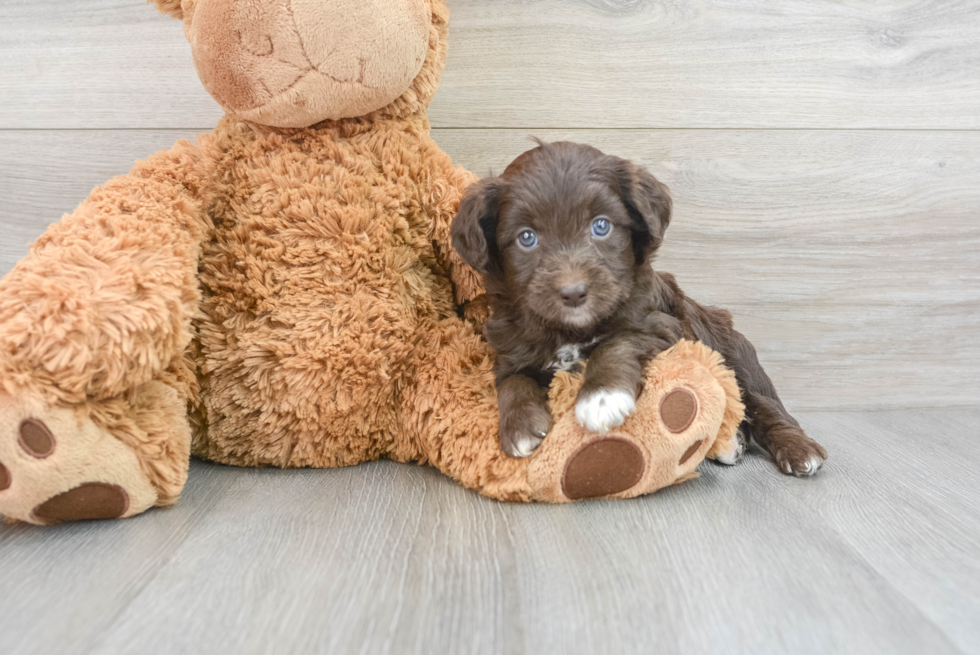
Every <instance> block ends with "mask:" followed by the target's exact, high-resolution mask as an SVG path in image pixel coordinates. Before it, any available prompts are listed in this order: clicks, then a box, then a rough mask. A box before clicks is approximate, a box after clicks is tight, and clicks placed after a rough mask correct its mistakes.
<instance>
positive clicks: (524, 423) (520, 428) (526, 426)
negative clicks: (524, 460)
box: [500, 405, 551, 457]
mask: <svg viewBox="0 0 980 655" xmlns="http://www.w3.org/2000/svg"><path fill="white" fill-rule="evenodd" d="M550 430H551V413H550V412H548V410H547V409H546V408H544V407H539V406H537V405H528V406H526V407H525V408H524V409H523V410H522V411H520V412H516V413H514V414H512V415H510V416H508V417H506V418H504V419H502V420H501V421H500V447H501V448H502V449H503V451H504V452H505V453H507V454H508V455H510V456H511V457H528V456H530V455H531V454H532V453H534V451H535V450H537V449H538V446H540V445H541V442H542V441H544V438H545V437H546V436H548V432H549V431H550Z"/></svg>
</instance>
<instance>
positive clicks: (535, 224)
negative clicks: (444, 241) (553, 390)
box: [453, 142, 827, 475]
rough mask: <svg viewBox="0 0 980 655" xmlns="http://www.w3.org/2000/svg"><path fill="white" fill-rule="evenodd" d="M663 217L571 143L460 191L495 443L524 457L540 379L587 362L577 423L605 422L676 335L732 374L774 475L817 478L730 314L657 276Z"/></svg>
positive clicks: (821, 455)
mask: <svg viewBox="0 0 980 655" xmlns="http://www.w3.org/2000/svg"><path fill="white" fill-rule="evenodd" d="M670 213H671V199H670V195H669V192H668V190H667V187H666V186H664V185H663V184H662V183H660V182H659V181H658V180H656V179H655V178H654V177H653V176H652V175H651V174H650V173H649V172H647V171H646V170H644V169H642V168H640V167H638V166H636V165H634V164H633V163H631V162H629V161H626V160H623V159H620V158H618V157H613V156H608V155H605V154H604V153H602V152H600V151H599V150H597V149H595V148H593V147H591V146H587V145H580V144H574V143H568V142H561V143H553V144H544V143H541V144H540V145H539V146H538V147H537V148H534V149H532V150H529V151H528V152H526V153H524V154H523V155H521V156H520V157H518V158H517V159H516V160H514V162H512V163H511V164H510V166H508V167H507V169H506V170H505V171H504V172H503V174H502V175H501V176H499V177H493V178H488V179H485V180H482V181H481V182H480V183H478V184H476V185H474V186H473V187H471V188H470V189H469V190H468V191H467V194H466V196H465V197H464V199H463V202H462V203H461V205H460V212H459V216H458V217H457V219H456V221H455V222H454V224H453V243H454V246H455V247H456V249H457V250H458V251H459V252H460V254H461V255H462V257H463V259H464V260H465V261H466V262H467V263H469V264H470V265H471V266H473V267H474V268H476V269H477V270H479V271H480V272H481V273H482V274H483V276H484V282H485V285H486V288H487V292H488V295H489V297H490V304H491V312H492V318H491V320H490V321H489V323H488V324H487V326H486V335H487V338H488V340H489V342H490V344H491V346H492V347H493V348H494V350H495V351H496V353H497V363H496V366H495V370H494V372H495V375H496V380H497V393H498V399H499V404H500V414H501V417H500V440H501V446H502V447H503V449H504V450H505V451H506V452H508V453H509V454H511V455H514V456H526V455H529V454H530V453H531V452H533V450H534V449H535V448H536V447H537V446H538V445H539V444H540V443H541V441H542V439H543V438H544V436H545V435H546V434H547V432H548V430H549V429H550V427H551V417H550V416H549V414H548V410H547V405H546V393H547V391H546V390H547V386H548V384H549V383H550V381H551V377H552V376H553V375H554V373H555V372H556V371H557V370H562V369H566V370H567V368H568V367H569V366H570V365H572V364H574V363H575V362H577V361H578V360H580V359H585V358H588V368H587V369H586V373H585V382H584V384H583V387H582V390H581V391H580V392H579V397H578V402H577V406H576V415H577V417H578V419H579V422H580V423H581V424H582V425H583V426H585V427H587V428H589V429H592V430H595V431H600V432H602V431H605V430H606V429H608V428H610V427H615V426H616V425H618V424H619V423H621V422H622V421H623V420H624V419H625V417H626V416H627V415H628V414H629V413H630V412H631V411H632V408H633V407H634V403H635V399H636V397H637V395H638V394H639V393H640V391H641V389H640V385H641V382H642V379H643V371H644V366H645V365H646V363H647V362H648V361H649V360H650V358H652V357H653V356H655V355H656V354H658V353H659V352H661V351H663V350H664V349H666V348H668V347H669V346H671V345H672V344H673V343H675V342H676V341H677V339H678V338H681V337H684V338H688V339H698V340H701V341H703V342H705V343H706V344H707V345H708V346H710V347H711V348H714V349H715V350H717V351H718V352H720V353H721V354H722V355H723V356H724V357H725V360H726V362H727V363H728V364H729V365H730V366H732V367H733V368H734V369H735V371H736V376H737V377H738V381H739V383H740V385H741V386H742V389H743V391H744V394H745V401H746V406H747V413H746V421H745V423H744V424H743V426H742V428H743V431H744V432H745V433H746V434H748V435H749V436H751V437H753V438H754V439H755V440H756V441H757V442H758V443H759V444H760V445H762V446H763V447H764V448H766V449H767V450H768V451H769V452H770V453H771V454H772V456H773V458H774V459H775V460H776V462H777V464H778V465H779V467H780V469H781V470H783V471H784V472H786V473H794V474H797V475H805V474H811V473H813V472H815V471H816V470H817V468H819V466H820V464H822V463H823V460H824V459H826V456H827V455H826V451H825V450H824V449H823V448H822V447H821V446H820V445H819V444H817V443H816V442H814V441H812V440H811V439H809V438H808V437H807V436H806V435H805V434H804V433H803V431H802V430H801V429H800V427H799V424H798V423H797V422H796V421H795V419H793V418H792V416H790V415H789V414H788V413H787V412H786V410H785V408H784V407H783V406H782V403H781V402H780V401H779V398H778V396H777V395H776V391H775V389H774V388H773V386H772V382H771V381H770V380H769V378H768V376H767V375H766V373H765V371H764V370H763V369H762V367H761V365H760V364H759V362H758V360H757V359H756V357H755V351H754V349H753V348H752V345H751V344H750V343H749V342H748V341H747V340H746V339H745V337H743V336H742V335H741V334H739V333H738V332H736V331H735V330H734V329H733V327H732V320H731V315H730V314H729V313H728V312H727V311H725V310H721V309H715V308H711V307H704V306H702V305H699V304H698V303H696V302H694V301H693V300H691V299H689V298H687V297H686V296H685V295H684V293H683V291H681V289H680V287H679V286H678V285H677V283H676V282H675V280H674V278H673V276H671V275H669V274H667V273H659V272H656V271H654V269H653V266H652V262H653V259H654V257H655V255H656V252H657V249H658V248H659V246H660V244H661V241H662V239H663V234H664V231H665V230H666V228H667V226H668V224H669V222H670ZM607 227H608V231H606V228H607ZM729 463H734V462H729Z"/></svg>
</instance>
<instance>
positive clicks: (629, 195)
mask: <svg viewBox="0 0 980 655" xmlns="http://www.w3.org/2000/svg"><path fill="white" fill-rule="evenodd" d="M609 159H610V160H612V161H611V162H610V167H611V168H612V169H613V171H614V179H615V182H614V183H613V187H614V189H615V190H616V191H617V193H618V194H619V198H620V200H621V201H622V203H623V205H624V206H625V207H626V211H627V212H629V215H630V219H631V221H632V230H633V254H634V255H635V257H636V263H637V264H641V263H643V262H644V261H646V260H647V259H648V258H650V259H652V258H653V256H654V255H655V254H656V252H657V249H658V248H660V244H661V242H663V238H664V232H665V231H666V230H667V226H668V225H669V224H670V213H671V208H672V207H673V204H674V203H673V201H672V200H671V199H670V190H669V189H668V188H667V185H666V184H664V183H663V182H661V181H660V180H658V179H657V178H655V177H654V176H653V175H651V174H650V172H649V171H648V170H646V169H645V168H643V167H641V166H637V165H636V164H634V163H633V162H631V161H627V160H625V159H620V158H618V157H610V158H609Z"/></svg>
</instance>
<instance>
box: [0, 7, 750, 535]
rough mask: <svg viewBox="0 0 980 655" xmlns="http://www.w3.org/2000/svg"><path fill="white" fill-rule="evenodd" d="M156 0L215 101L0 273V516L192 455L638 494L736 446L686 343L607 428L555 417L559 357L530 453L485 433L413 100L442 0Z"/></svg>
mask: <svg viewBox="0 0 980 655" xmlns="http://www.w3.org/2000/svg"><path fill="white" fill-rule="evenodd" d="M157 4H158V5H159V6H160V8H161V9H162V10H164V11H165V12H168V13H170V14H171V15H173V16H175V17H177V18H181V19H182V20H183V22H184V29H185V32H186V35H187V38H188V40H189V41H190V43H191V46H192V48H193V52H194V59H195V63H196V66H197V69H198V73H199V75H200V77H201V80H202V81H203V82H204V85H205V87H206V88H207V89H208V91H209V92H210V93H211V94H212V95H213V96H214V97H215V98H216V99H217V100H218V101H219V102H220V103H221V104H222V106H223V107H224V108H225V109H226V111H227V112H228V114H227V116H225V118H223V119H222V120H221V122H220V123H219V124H218V126H217V127H216V128H215V130H214V131H213V132H211V133H209V134H204V135H201V136H200V137H198V138H197V140H196V142H195V143H194V144H191V143H188V142H184V141H181V142H179V143H177V144H176V145H175V146H174V147H173V148H171V149H170V150H167V151H163V152H160V153H157V154H156V155H154V156H153V157H151V158H150V159H149V160H148V161H145V162H140V163H138V164H137V165H136V166H135V167H134V168H133V170H132V171H131V172H130V173H129V174H127V175H125V176H121V177H117V178H115V179H113V180H111V181H109V182H108V183H107V184H106V185H104V186H103V187H100V188H97V189H96V190H94V191H93V192H92V194H91V195H90V196H89V198H88V199H87V200H85V201H84V202H83V203H82V204H81V205H79V206H78V208H77V209H76V210H75V211H74V213H72V214H70V215H68V216H66V217H65V218H64V219H63V220H62V221H61V222H59V223H57V224H54V225H52V226H51V227H50V228H49V229H48V231H47V232H46V233H45V234H44V235H43V236H42V237H41V238H40V239H39V240H38V241H37V242H36V243H35V244H34V245H33V246H32V248H31V251H30V254H29V255H28V256H27V257H26V258H24V259H23V260H22V261H21V262H20V263H19V264H18V265H17V266H16V267H15V268H14V270H13V271H11V273H10V274H9V275H7V276H6V277H5V278H4V279H3V281H2V282H0V513H2V514H4V515H5V516H7V517H8V518H11V519H19V520H22V521H29V522H32V523H54V522H58V521H63V520H72V519H84V518H116V517H125V516H132V515H134V514H138V513H140V512H143V511H144V510H146V509H148V508H150V507H152V506H155V505H168V504H171V503H173V502H175V501H176V500H177V498H178V496H179V494H180V491H181V489H182V487H183V485H184V482H185V480H186V477H187V470H188V460H189V457H190V454H191V453H192V452H193V453H194V454H196V455H199V456H200V457H203V458H206V459H210V460H213V461H216V462H223V463H226V464H232V465H237V466H279V467H307V466H308V467H337V466H347V465H351V464H356V463H358V462H363V461H367V460H373V459H378V458H381V457H388V458H391V459H394V460H397V461H402V462H410V461H417V462H428V463H430V464H433V465H435V466H437V467H439V469H440V470H442V471H444V472H445V473H446V474H447V475H450V476H451V477H453V478H454V479H456V480H458V481H459V482H461V483H462V484H464V485H466V486H468V487H471V488H474V489H477V490H478V491H480V492H481V493H483V494H486V495H488V496H491V497H494V498H499V499H503V500H521V501H528V500H545V501H552V502H561V501H567V500H573V499H576V498H586V497H596V496H611V497H627V496H635V495H639V494H642V493H647V492H650V491H653V490H655V489H657V488H659V487H662V486H664V485H667V484H670V483H672V482H675V481H678V480H681V479H685V478H686V477H689V476H690V475H692V473H693V471H694V469H695V467H696V466H697V465H698V463H699V462H700V461H701V460H702V459H703V458H704V457H705V455H706V454H718V453H726V452H728V451H730V450H731V449H732V448H734V447H735V441H734V439H733V438H732V437H733V434H734V432H735V429H736V426H737V425H738V423H739V422H740V420H741V416H742V414H741V412H742V406H741V403H740V402H739V398H738V389H737V386H736V384H735V381H734V376H733V375H732V374H731V372H730V371H728V370H727V369H725V368H724V367H723V365H722V363H721V361H720V358H719V356H718V355H716V354H715V353H713V352H711V351H710V350H708V349H707V348H705V347H703V346H701V345H699V344H692V343H687V342H682V343H681V344H679V345H678V346H677V347H675V348H674V349H672V350H671V351H669V352H667V353H664V354H663V355H662V356H661V357H660V358H658V359H657V360H656V361H655V362H654V363H653V364H652V365H651V367H650V371H649V375H648V380H647V385H646V390H645V392H644V393H643V395H642V396H641V397H640V399H639V402H638V407H637V411H636V413H635V414H634V415H633V416H632V417H630V419H628V420H627V422H626V423H625V424H624V425H623V426H622V428H621V429H620V430H618V431H617V432H615V433H613V434H609V435H604V436H602V437H599V436H598V435H591V434H588V433H586V432H585V431H584V430H583V429H582V428H580V427H578V425H577V424H576V423H575V420H574V412H569V411H568V408H569V407H570V406H571V404H572V402H573V399H574V393H575V389H576V384H577V383H579V382H580V380H579V379H577V378H573V377H571V376H568V375H564V374H563V375H560V376H559V377H558V378H557V379H556V381H555V384H554V385H553V387H552V409H553V412H554V414H555V418H556V424H555V428H554V430H553V432H552V433H551V435H550V436H549V437H548V438H547V439H546V440H545V442H544V444H543V445H542V446H541V448H539V450H538V452H537V453H535V455H534V456H532V457H530V458H527V459H512V458H509V457H507V456H505V455H504V454H503V453H502V452H501V451H500V449H499V447H498V445H497V434H496V424H497V411H496V403H495V394H494V386H493V376H492V372H491V367H492V353H491V352H490V351H489V349H488V347H487V345H486V344H485V342H484V341H483V340H482V339H481V337H480V326H481V323H482V321H483V320H485V318H486V311H487V310H486V303H485V299H484V297H483V289H482V287H481V286H480V282H479V280H478V278H477V277H476V275H475V273H474V272H473V271H472V270H471V269H469V268H467V267H466V266H465V265H464V264H463V263H462V261H461V260H460V259H459V258H458V256H457V255H456V254H455V253H454V251H453V250H452V248H451V246H450V236H449V227H450V222H451V221H452V219H453V216H454V214H455V211H456V208H457V205H458V203H459V200H460V197H461V195H462V193H463V191H464V189H465V188H466V187H467V185H469V184H470V183H471V182H473V181H474V179H475V178H474V176H473V175H472V174H470V173H468V172H467V171H465V170H463V169H461V168H456V167H454V166H453V164H452V162H451V161H450V158H449V157H448V156H447V155H446V154H445V153H444V152H443V151H442V150H440V149H439V147H438V146H437V145H436V144H435V142H433V141H432V139H431V138H430V136H429V122H428V120H427V118H426V110H427V107H428V105H429V102H430V100H431V99H432V96H433V94H434V93H435V90H436V86H437V83H438V79H439V75H440V73H441V70H442V68H443V64H444V62H445V58H446V32H447V20H448V10H447V9H446V7H445V5H444V1H443V0H399V1H398V2H383V1H380V0H379V1H364V0H347V1H346V2H341V1H336V2H329V3H326V2H320V1H319V0H237V1H235V0H183V1H182V2H181V1H180V0H157ZM709 450H710V453H709Z"/></svg>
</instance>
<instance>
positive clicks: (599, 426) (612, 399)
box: [575, 389, 636, 434]
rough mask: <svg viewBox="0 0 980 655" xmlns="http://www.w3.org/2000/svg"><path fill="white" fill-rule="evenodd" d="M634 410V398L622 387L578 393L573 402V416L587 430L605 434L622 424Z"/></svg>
mask: <svg viewBox="0 0 980 655" xmlns="http://www.w3.org/2000/svg"><path fill="white" fill-rule="evenodd" d="M635 410H636V398H634V396H633V394H632V393H631V392H629V391H625V390H623V389H599V390H597V391H591V392H586V393H580V394H579V397H578V401H577V402H576V403H575V418H576V419H577V420H578V423H579V425H581V426H582V427H583V428H585V429H586V430H588V431H589V432H598V433H600V434H605V433H606V432H609V430H610V429H611V428H615V427H618V426H620V425H622V424H623V421H625V420H626V417H627V416H629V415H630V414H632V413H633V412H634V411H635Z"/></svg>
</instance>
